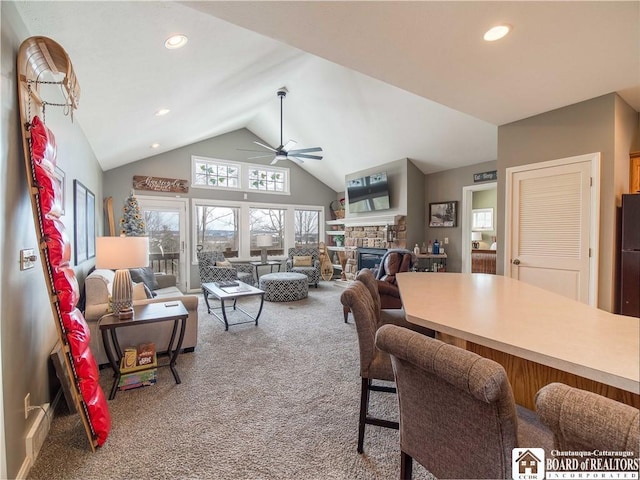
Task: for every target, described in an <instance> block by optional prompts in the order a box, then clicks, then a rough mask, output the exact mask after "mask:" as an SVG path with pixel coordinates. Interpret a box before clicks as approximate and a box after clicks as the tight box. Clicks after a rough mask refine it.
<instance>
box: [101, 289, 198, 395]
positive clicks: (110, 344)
mask: <svg viewBox="0 0 640 480" xmlns="http://www.w3.org/2000/svg"><path fill="white" fill-rule="evenodd" d="M188 317H189V312H187V309H186V308H185V306H184V305H183V303H182V302H181V301H179V300H172V301H169V302H166V303H149V304H147V305H135V306H134V307H133V318H130V319H128V320H120V319H119V318H118V316H117V315H113V314H111V315H105V316H104V317H102V318H101V319H100V321H99V325H100V331H101V333H102V343H103V344H104V351H105V353H106V355H107V358H108V359H109V363H110V364H111V368H112V369H113V374H114V379H113V386H112V387H111V394H110V395H109V400H113V399H114V398H115V396H116V392H117V391H118V383H119V382H120V377H121V376H122V372H121V371H120V364H121V360H122V356H123V353H122V347H121V346H120V343H119V342H118V334H117V330H118V328H125V327H132V326H135V325H142V324H146V323H155V322H169V321H173V331H172V332H171V339H170V340H169V344H168V345H167V351H166V355H168V356H169V363H167V364H163V365H160V364H159V365H158V367H167V366H168V367H169V368H171V373H173V378H174V379H175V381H176V383H181V380H180V375H178V371H177V370H176V361H177V360H178V355H179V354H180V350H181V349H182V341H183V340H184V332H185V330H186V329H187V318H188ZM176 335H177V336H178V337H177V338H178V343H176V345H175V348H173V344H174V342H175V340H176ZM126 346H129V345H126ZM151 368H156V367H154V366H149V368H148V369H151ZM148 369H142V370H140V371H144V370H148Z"/></svg>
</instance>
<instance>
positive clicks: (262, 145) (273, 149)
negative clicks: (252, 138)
mask: <svg viewBox="0 0 640 480" xmlns="http://www.w3.org/2000/svg"><path fill="white" fill-rule="evenodd" d="M253 143H255V144H256V145H260V146H261V147H264V148H266V149H267V150H271V151H272V152H275V151H276V149H275V148H271V147H270V146H268V145H265V144H264V143H260V142H253Z"/></svg>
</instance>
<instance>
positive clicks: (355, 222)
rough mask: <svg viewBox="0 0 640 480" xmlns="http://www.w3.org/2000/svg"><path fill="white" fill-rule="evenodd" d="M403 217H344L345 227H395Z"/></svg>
mask: <svg viewBox="0 0 640 480" xmlns="http://www.w3.org/2000/svg"><path fill="white" fill-rule="evenodd" d="M402 216H403V215H371V216H368V217H352V218H349V217H346V218H345V219H344V225H345V227H363V226H372V227H377V226H384V225H395V224H396V223H397V222H398V220H399V219H400V218H401V217H402Z"/></svg>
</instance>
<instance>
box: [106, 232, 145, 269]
mask: <svg viewBox="0 0 640 480" xmlns="http://www.w3.org/2000/svg"><path fill="white" fill-rule="evenodd" d="M147 265H149V239H148V238H147V237H97V238H96V268H108V269H110V270H118V269H121V268H139V267H146V266H147Z"/></svg>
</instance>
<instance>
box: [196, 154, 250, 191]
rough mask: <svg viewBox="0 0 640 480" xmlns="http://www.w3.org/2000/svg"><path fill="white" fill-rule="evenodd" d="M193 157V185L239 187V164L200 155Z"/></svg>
mask: <svg viewBox="0 0 640 480" xmlns="http://www.w3.org/2000/svg"><path fill="white" fill-rule="evenodd" d="M192 158H193V185H201V186H205V185H206V186H208V187H217V188H236V189H237V188H240V165H238V164H235V163H230V162H224V161H222V160H213V159H208V158H202V157H192Z"/></svg>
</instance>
